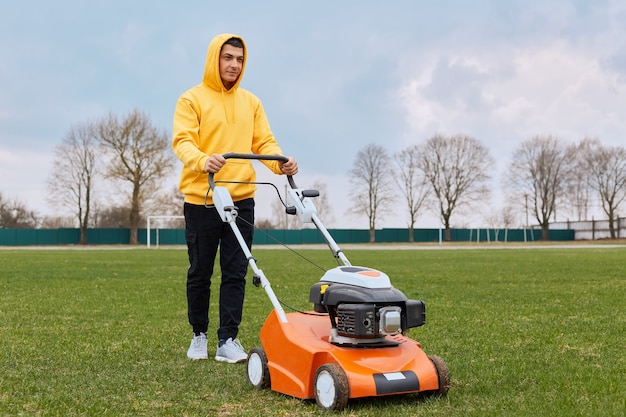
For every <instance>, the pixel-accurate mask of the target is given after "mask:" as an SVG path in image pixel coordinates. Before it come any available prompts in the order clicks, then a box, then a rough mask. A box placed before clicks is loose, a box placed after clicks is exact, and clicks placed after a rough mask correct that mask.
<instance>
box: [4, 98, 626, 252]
mask: <svg viewBox="0 0 626 417" xmlns="http://www.w3.org/2000/svg"><path fill="white" fill-rule="evenodd" d="M175 165H176V158H175V156H174V154H173V152H172V150H171V141H170V137H169V133H168V132H167V131H166V130H162V129H159V128H157V127H155V126H154V125H153V124H152V122H151V121H150V118H149V117H148V116H147V115H146V114H145V113H143V112H142V111H140V110H138V109H134V110H131V111H130V112H129V113H128V114H126V115H125V116H122V117H119V116H117V115H115V114H113V113H109V114H107V115H105V116H104V117H102V118H99V119H96V120H92V121H86V122H83V123H80V124H77V125H74V126H71V127H70V128H69V129H68V131H67V133H66V134H65V136H64V137H63V138H62V140H61V143H60V144H59V145H58V146H57V147H56V148H55V152H54V163H53V169H52V171H51V172H50V174H49V176H48V178H47V181H46V182H47V188H48V197H47V202H48V203H49V204H51V205H52V206H54V207H56V208H57V210H59V211H61V212H64V213H67V214H69V216H68V217H47V218H44V219H41V217H40V216H39V215H38V214H37V213H36V212H34V211H31V210H29V209H28V208H27V207H26V206H25V205H24V204H23V203H21V202H20V201H18V200H10V199H8V198H6V197H5V196H3V195H2V193H0V228H37V227H50V228H54V227H75V225H76V224H78V225H79V228H80V231H81V234H80V235H81V243H86V235H87V228H89V227H128V228H129V229H130V231H131V233H130V242H129V243H131V244H134V243H137V230H138V228H139V225H140V224H143V222H145V216H146V213H148V212H151V211H155V210H157V209H158V210H159V211H160V212H164V211H166V212H169V213H172V214H180V213H182V201H183V199H182V195H180V193H179V191H178V189H177V187H175V186H174V187H171V188H170V189H169V190H168V189H165V188H164V187H163V184H164V183H167V181H165V179H168V178H169V177H170V176H171V175H173V169H174V167H175ZM507 166H508V168H507V170H506V172H505V175H504V178H503V179H502V184H501V186H502V187H503V190H504V195H505V196H506V201H507V204H506V205H505V207H503V208H502V213H501V215H500V216H498V217H499V219H498V220H497V223H498V224H499V225H501V226H504V227H511V226H512V225H513V223H514V222H515V218H516V214H519V212H520V211H525V213H526V215H527V216H528V213H529V212H530V214H531V215H532V217H533V218H534V219H535V220H536V221H537V223H538V224H539V225H540V226H541V228H542V236H543V239H547V237H548V230H549V224H550V221H554V220H555V219H556V213H557V210H558V211H559V212H561V211H563V212H567V213H570V214H571V215H572V216H574V217H575V218H576V217H577V218H578V219H579V220H580V219H586V218H587V215H588V213H589V210H590V207H591V205H592V203H593V202H594V201H599V202H600V205H601V207H602V210H603V211H604V213H605V214H606V215H607V217H608V220H609V226H610V233H611V237H613V238H614V237H615V220H616V219H617V216H618V209H619V208H620V206H621V204H622V203H623V201H624V199H625V198H626V148H624V147H622V146H603V145H602V143H601V142H600V140H599V139H594V138H584V139H582V140H581V141H580V142H579V143H577V144H573V145H571V144H567V143H565V142H564V141H563V140H562V139H560V138H558V137H555V136H552V135H545V136H535V137H532V138H530V139H528V140H525V141H523V142H522V143H521V144H520V145H519V146H518V147H517V148H516V149H515V151H514V152H513V154H512V155H511V160H510V162H509V164H508V165H507ZM493 171H494V159H493V157H492V156H491V154H490V152H489V149H488V148H487V147H486V146H485V145H484V144H483V143H482V142H481V141H479V140H477V139H475V138H473V137H471V136H469V135H465V134H457V135H452V136H445V135H434V136H433V137H431V138H429V139H427V140H423V141H420V142H418V143H416V144H414V145H411V146H409V147H407V148H406V149H403V150H401V151H399V152H396V153H393V154H390V153H389V152H388V151H387V150H386V149H385V148H384V147H382V146H380V145H377V144H370V145H367V146H365V147H364V148H362V149H361V150H359V151H358V152H357V154H356V156H355V159H354V162H353V165H352V169H351V170H350V171H349V173H348V175H349V179H350V182H351V184H352V185H353V186H352V187H351V190H352V191H351V193H350V196H351V198H352V203H353V204H352V206H351V208H350V211H351V212H352V213H353V214H356V215H359V216H364V217H366V218H367V220H368V227H369V231H370V240H371V241H372V242H373V241H374V237H375V229H376V224H377V221H379V220H381V219H382V218H384V216H386V215H389V214H391V213H392V214H393V215H402V216H406V222H407V226H408V228H409V232H410V233H409V236H410V239H412V237H413V228H414V225H415V223H416V221H417V219H418V218H419V217H420V216H422V215H424V214H426V213H427V212H429V213H435V214H436V215H437V217H438V218H440V219H441V222H442V224H443V226H444V228H445V239H446V240H450V229H451V225H452V219H453V216H460V215H462V214H465V213H467V212H468V211H470V210H482V209H483V208H484V203H485V202H486V201H489V198H490V194H491V192H492V190H491V188H490V186H489V182H490V181H491V180H492V175H493ZM314 186H315V187H316V188H318V189H320V191H321V193H320V194H321V197H320V198H319V199H318V200H317V201H316V206H317V208H318V211H319V212H320V213H322V212H323V214H321V215H322V216H324V218H326V219H328V218H332V213H331V210H330V208H329V205H328V201H327V197H326V193H325V190H326V186H325V184H322V183H319V182H316V183H315V184H314ZM111 190H113V191H111ZM398 207H402V210H398ZM274 209H275V210H274V212H275V213H281V212H282V211H283V210H282V207H280V202H276V207H274ZM399 211H400V213H399ZM454 218H456V217H454ZM525 225H528V220H526V223H525ZM175 227H182V223H179V224H178V225H177V226H175ZM257 227H259V228H285V229H288V228H294V227H298V226H297V225H295V224H293V219H290V218H289V217H288V216H285V215H281V214H277V215H276V217H275V218H274V219H259V221H258V222H257Z"/></svg>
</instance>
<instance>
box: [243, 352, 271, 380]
mask: <svg viewBox="0 0 626 417" xmlns="http://www.w3.org/2000/svg"><path fill="white" fill-rule="evenodd" d="M246 368H247V376H248V381H249V382H250V383H251V384H252V385H253V386H254V387H255V388H259V389H261V388H268V387H269V386H270V385H271V382H270V371H269V368H268V367H267V356H265V351H264V350H263V348H253V349H250V353H248V362H247V365H246Z"/></svg>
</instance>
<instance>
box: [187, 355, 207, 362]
mask: <svg viewBox="0 0 626 417" xmlns="http://www.w3.org/2000/svg"><path fill="white" fill-rule="evenodd" d="M187 357H188V358H189V359H191V360H192V361H201V360H204V359H209V357H208V356H201V357H199V358H194V357H191V356H189V355H187Z"/></svg>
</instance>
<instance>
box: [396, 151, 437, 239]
mask: <svg viewBox="0 0 626 417" xmlns="http://www.w3.org/2000/svg"><path fill="white" fill-rule="evenodd" d="M421 152H422V146H420V145H414V146H411V147H409V148H407V149H406V150H404V151H401V152H398V153H396V154H395V155H394V157H393V160H394V161H395V163H396V167H397V168H396V170H395V171H394V172H395V174H394V180H395V181H396V184H397V185H398V187H400V191H401V192H402V195H403V196H404V201H405V203H406V208H407V211H408V213H409V224H408V226H409V242H413V241H414V240H415V239H414V236H413V229H414V227H415V222H416V221H417V217H418V214H419V212H420V210H421V208H422V206H423V205H424V203H425V201H426V199H427V198H428V196H429V195H430V190H431V188H430V182H429V181H428V177H426V175H424V171H422V170H421V169H420V160H421Z"/></svg>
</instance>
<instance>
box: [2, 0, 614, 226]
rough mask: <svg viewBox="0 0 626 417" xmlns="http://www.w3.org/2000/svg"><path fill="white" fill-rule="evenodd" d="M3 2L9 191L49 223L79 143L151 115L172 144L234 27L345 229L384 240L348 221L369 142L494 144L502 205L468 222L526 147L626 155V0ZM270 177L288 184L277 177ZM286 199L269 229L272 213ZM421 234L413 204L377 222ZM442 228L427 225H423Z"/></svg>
mask: <svg viewBox="0 0 626 417" xmlns="http://www.w3.org/2000/svg"><path fill="white" fill-rule="evenodd" d="M1 3H2V7H1V10H2V13H1V14H0V192H1V193H2V194H3V195H4V197H5V198H9V199H14V198H17V199H18V200H20V201H22V202H24V203H25V204H26V205H27V207H28V208H29V209H30V210H35V211H37V212H40V213H44V214H51V213H55V212H56V211H55V209H53V208H51V207H49V206H48V203H47V202H46V198H45V197H46V193H47V190H46V179H47V178H48V176H49V175H50V173H51V170H52V169H54V167H53V166H52V162H53V155H54V149H55V147H56V146H58V145H59V144H60V143H61V140H62V138H63V137H64V135H65V134H66V133H67V132H68V130H69V129H71V127H72V126H74V125H76V124H80V123H84V122H87V121H90V120H94V119H98V118H100V117H103V116H105V115H106V114H108V113H109V112H113V113H115V114H117V115H119V116H123V115H125V114H127V113H128V112H129V111H130V110H132V109H141V110H142V111H144V112H145V113H146V114H147V115H148V116H149V117H150V119H151V120H152V122H153V123H154V125H156V126H157V127H159V128H162V129H166V130H168V131H169V132H171V125H172V116H173V111H174V106H175V103H176V100H177V99H178V97H179V96H180V95H181V94H182V93H183V92H184V91H185V90H187V89H188V88H190V87H192V86H194V85H196V84H199V83H200V82H201V78H202V73H203V68H204V60H205V54H206V48H207V46H208V43H209V42H210V40H211V39H212V38H213V36H214V35H216V34H219V33H224V32H228V33H234V34H238V35H240V36H242V37H243V38H244V40H245V41H246V44H247V47H248V62H247V64H246V71H245V74H244V79H243V81H242V85H241V86H242V87H243V88H246V89H248V90H250V91H252V92H253V93H255V94H256V95H257V96H258V97H259V98H260V99H261V100H262V102H263V105H264V107H265V110H266V113H267V115H268V118H269V120H270V124H271V126H272V130H273V131H274V133H275V135H276V138H277V140H278V141H279V143H280V145H281V147H282V149H283V151H284V153H285V154H286V155H291V156H294V157H295V158H296V159H297V160H298V163H299V167H300V173H299V174H298V175H297V176H296V183H297V184H298V185H299V186H300V187H302V188H309V187H310V186H311V185H312V184H313V182H321V183H323V184H325V185H326V188H327V190H326V191H327V196H328V198H327V201H328V202H329V205H330V208H331V211H332V219H331V221H330V224H327V226H328V227H340V228H344V227H345V228H353V227H354V228H367V225H368V220H367V218H366V217H365V216H363V215H361V216H356V215H354V214H348V213H347V211H348V209H349V208H350V207H351V205H352V203H351V200H350V192H351V191H352V192H358V190H353V189H351V187H352V186H351V184H350V181H349V171H350V169H351V168H352V166H353V164H354V162H355V157H356V154H357V152H358V151H359V150H361V149H363V148H364V147H365V146H367V145H369V144H375V145H379V146H383V147H384V148H385V149H386V150H387V151H388V152H389V153H390V154H391V155H393V154H394V153H396V152H401V151H402V150H404V149H406V148H408V147H409V146H411V145H414V144H417V143H419V142H421V141H424V140H427V139H429V138H431V137H432V136H434V135H435V134H443V135H455V134H466V135H469V136H472V137H474V138H476V139H478V140H479V141H481V142H482V143H483V144H484V145H485V146H486V147H487V148H488V149H489V150H490V152H491V155H492V157H493V158H494V160H495V163H494V166H493V167H490V170H492V177H493V180H492V184H491V186H492V189H493V191H494V192H493V197H492V200H490V201H489V202H486V204H485V206H484V207H483V208H481V209H479V210H476V211H475V212H474V213H472V214H469V215H465V217H464V218H457V219H455V218H454V215H453V218H452V222H453V224H457V225H465V224H476V225H482V224H484V223H485V221H486V220H485V219H486V218H488V217H493V215H494V214H495V213H496V212H497V211H498V210H501V207H502V205H503V204H504V202H503V201H502V200H503V197H501V194H502V193H501V177H502V172H503V171H504V170H505V169H506V166H507V164H508V163H509V162H510V159H511V157H512V153H513V151H514V150H515V149H516V148H517V147H518V146H519V145H520V144H521V143H522V142H523V141H524V140H527V139H530V138H531V137H533V136H537V135H553V136H557V137H559V138H560V139H562V140H564V141H566V142H568V143H575V142H578V141H580V140H581V139H582V138H584V137H594V138H598V139H600V141H601V142H602V143H603V144H604V145H607V146H615V145H620V146H623V145H626V25H624V24H623V22H625V21H626V1H621V0H594V1H587V0H524V1H518V0H473V1H465V0H441V1H427V0H397V1H393V0H390V1H386V2H381V1H380V0H376V1H372V0H344V1H337V0H332V1H330V0H318V1H315V2H298V1H288V0H283V1H280V0H264V1H256V0H241V1H238V2H212V1H207V0H204V1H195V0H190V1H186V2H165V1H163V2H155V1H146V0H131V1H129V0H124V1H119V0H109V1H91V0H58V1H54V2H52V1H47V0H36V1H34V0H20V1H19V2H18V1H8V0H1ZM390 174H391V173H390ZM177 177H178V172H177V173H176V174H174V176H173V178H172V179H171V180H172V184H175V183H176V181H177ZM259 178H260V179H276V177H274V178H272V176H271V174H268V173H267V172H265V171H264V168H259ZM278 181H279V182H280V183H282V181H284V180H283V179H282V178H278ZM364 191H365V190H364ZM269 194H271V193H268V192H265V191H261V192H259V194H258V198H257V218H262V217H270V216H271V214H270V207H271V204H270V201H265V200H266V199H268V200H271V198H272V197H271V195H269ZM153 214H169V213H153ZM322 221H324V219H322ZM407 221H408V216H407V214H406V211H405V210H404V208H403V205H402V203H401V202H400V203H398V205H397V207H396V208H395V209H394V210H393V211H392V212H390V213H388V214H387V215H385V216H384V217H383V218H382V219H380V220H379V221H378V222H377V227H406V226H407ZM439 225H440V223H439V221H438V220H437V218H436V216H433V215H429V214H428V213H425V214H424V215H423V216H421V217H420V218H419V219H418V221H417V223H416V226H417V227H439Z"/></svg>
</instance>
